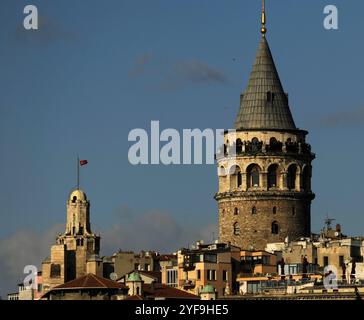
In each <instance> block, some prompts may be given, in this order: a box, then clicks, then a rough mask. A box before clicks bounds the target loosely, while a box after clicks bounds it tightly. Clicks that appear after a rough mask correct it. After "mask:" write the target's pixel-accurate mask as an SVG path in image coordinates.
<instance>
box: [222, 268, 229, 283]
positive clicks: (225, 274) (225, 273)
mask: <svg viewBox="0 0 364 320" xmlns="http://www.w3.org/2000/svg"><path fill="white" fill-rule="evenodd" d="M227 280H228V272H227V271H226V270H222V281H227Z"/></svg>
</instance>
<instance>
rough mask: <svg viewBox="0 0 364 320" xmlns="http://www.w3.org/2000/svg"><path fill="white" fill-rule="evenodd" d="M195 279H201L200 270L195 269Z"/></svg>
mask: <svg viewBox="0 0 364 320" xmlns="http://www.w3.org/2000/svg"><path fill="white" fill-rule="evenodd" d="M197 280H201V270H197Z"/></svg>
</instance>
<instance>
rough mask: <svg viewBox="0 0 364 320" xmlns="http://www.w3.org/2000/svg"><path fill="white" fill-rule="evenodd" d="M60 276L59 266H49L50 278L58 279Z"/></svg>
mask: <svg viewBox="0 0 364 320" xmlns="http://www.w3.org/2000/svg"><path fill="white" fill-rule="evenodd" d="M60 276H61V265H60V264H53V263H52V264H51V278H58V277H60Z"/></svg>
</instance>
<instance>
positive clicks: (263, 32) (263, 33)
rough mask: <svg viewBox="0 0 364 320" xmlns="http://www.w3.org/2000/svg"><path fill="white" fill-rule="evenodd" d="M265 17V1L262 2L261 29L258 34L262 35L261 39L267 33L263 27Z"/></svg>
mask: <svg viewBox="0 0 364 320" xmlns="http://www.w3.org/2000/svg"><path fill="white" fill-rule="evenodd" d="M265 23H266V17H265V0H262V28H261V30H260V32H261V33H262V35H263V37H265V34H266V33H267V28H266V27H265Z"/></svg>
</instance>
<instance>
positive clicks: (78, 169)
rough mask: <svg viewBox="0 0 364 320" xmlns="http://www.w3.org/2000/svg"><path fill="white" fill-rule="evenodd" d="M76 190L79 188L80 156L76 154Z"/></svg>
mask: <svg viewBox="0 0 364 320" xmlns="http://www.w3.org/2000/svg"><path fill="white" fill-rule="evenodd" d="M77 190H80V158H79V156H77Z"/></svg>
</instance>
